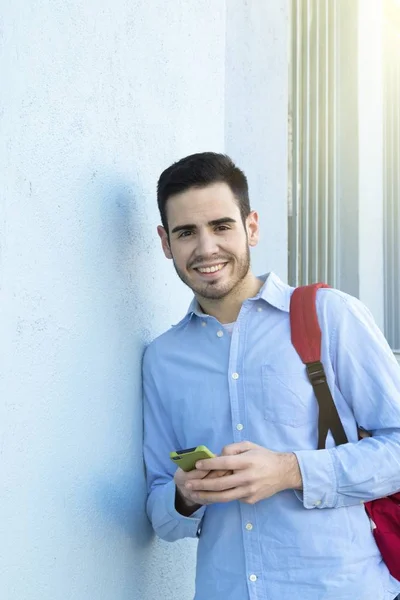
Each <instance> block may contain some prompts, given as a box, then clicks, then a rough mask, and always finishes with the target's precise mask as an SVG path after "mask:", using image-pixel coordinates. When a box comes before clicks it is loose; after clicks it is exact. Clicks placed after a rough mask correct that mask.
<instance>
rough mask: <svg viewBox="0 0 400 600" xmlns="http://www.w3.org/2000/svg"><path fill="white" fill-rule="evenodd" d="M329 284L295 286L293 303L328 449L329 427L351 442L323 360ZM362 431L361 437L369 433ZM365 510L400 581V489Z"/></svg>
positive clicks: (293, 321)
mask: <svg viewBox="0 0 400 600" xmlns="http://www.w3.org/2000/svg"><path fill="white" fill-rule="evenodd" d="M327 287H329V286H328V285H325V284H323V283H316V284H313V285H306V286H302V287H299V288H296V289H295V290H294V292H293V295H292V298H291V302H290V327H291V337H292V344H293V346H294V348H295V349H296V351H297V353H298V355H299V356H300V358H301V360H302V362H303V363H304V364H305V366H306V369H307V373H308V377H309V380H310V383H311V385H312V386H313V388H314V393H315V396H316V399H317V401H318V407H319V417H318V449H319V450H321V449H322V448H325V441H326V436H327V434H328V430H330V431H331V433H332V436H333V438H334V440H335V442H336V445H337V446H339V445H340V444H346V443H347V442H348V439H347V436H346V433H345V431H344V428H343V425H342V422H341V420H340V417H339V413H338V411H337V409H336V406H335V403H334V401H333V398H332V395H331V392H330V390H329V386H328V382H327V379H326V375H325V371H324V367H323V365H322V363H321V329H320V326H319V324H318V317H317V310H316V297H317V291H318V289H319V288H327ZM359 431H360V438H361V437H365V436H366V435H368V434H366V432H364V431H361V430H359ZM365 510H366V511H367V514H368V516H369V517H370V519H371V521H372V522H373V526H374V529H373V534H374V537H375V541H376V544H377V546H378V548H379V550H380V552H381V554H382V558H383V560H384V561H385V563H386V566H387V567H388V569H389V571H390V573H391V575H393V577H394V578H395V579H398V580H399V581H400V492H398V493H397V494H393V495H392V496H388V497H386V498H380V499H378V500H373V501H371V502H366V503H365Z"/></svg>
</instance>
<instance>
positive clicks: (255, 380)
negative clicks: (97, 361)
mask: <svg viewBox="0 0 400 600" xmlns="http://www.w3.org/2000/svg"><path fill="white" fill-rule="evenodd" d="M158 206H159V209H160V213H161V220H162V226H160V227H159V228H158V233H159V236H160V238H161V243H162V248H163V251H164V254H165V256H166V257H167V258H168V259H171V260H173V263H174V266H175V269H176V272H177V274H178V276H179V277H180V278H181V280H182V281H183V282H184V283H185V284H186V285H187V286H189V287H190V288H191V289H192V290H193V292H194V299H193V302H192V303H191V305H190V307H189V310H188V312H187V314H186V315H185V317H184V318H183V319H182V321H181V322H180V323H178V325H176V326H175V327H173V328H171V329H170V330H169V331H167V332H166V333H165V334H163V335H162V336H160V337H159V338H157V339H156V340H155V341H154V342H153V343H152V344H150V346H149V347H148V349H147V351H146V353H145V357H144V362H143V380H144V396H145V398H144V400H145V403H144V419H145V441H144V456H145V462H146V467H147V479H148V491H149V497H148V503H147V510H148V515H149V517H150V519H151V521H152V524H153V527H154V529H155V531H156V533H157V534H158V535H159V536H160V537H161V538H163V539H164V540H167V541H174V540H177V539H180V538H184V537H196V536H198V537H199V544H198V557H197V577H196V595H195V600H217V599H218V600H289V599H290V600H293V598H299V599H300V600H361V599H362V600H393V598H394V597H395V596H396V595H397V594H398V593H399V591H400V583H399V582H398V581H396V580H394V579H393V578H392V577H391V576H390V574H389V572H388V569H387V567H386V565H385V564H384V563H383V561H382V558H381V555H380V553H379V551H378V549H377V547H376V544H375V542H374V537H373V535H372V531H371V522H370V520H369V519H368V517H367V515H366V512H365V509H364V506H363V503H364V501H367V500H371V499H375V498H378V497H382V496H385V495H388V494H392V493H394V492H396V491H398V490H400V369H399V366H398V365H397V362H396V360H395V358H394V356H393V354H392V352H391V350H390V348H389V347H388V345H387V343H386V341H385V340H384V338H383V336H382V334H381V333H380V331H379V330H378V328H377V327H376V325H375V324H374V322H373V320H372V318H371V316H370V314H369V312H368V311H367V310H366V308H365V307H364V306H363V305H362V304H361V303H360V302H359V301H358V300H356V299H355V298H352V297H350V296H348V295H346V294H343V293H341V292H339V291H336V290H329V289H328V290H321V291H319V292H318V296H317V310H318V317H319V321H320V325H321V329H322V361H323V363H324V366H325V370H326V373H327V377H328V382H329V386H330V389H331V391H332V394H333V397H334V400H335V403H336V406H337V408H338V411H339V414H340V417H341V420H342V422H343V425H344V428H345V430H346V433H347V436H348V439H349V442H350V443H348V444H345V445H342V446H339V447H337V448H336V447H334V442H333V439H332V438H331V436H330V435H329V436H328V439H327V448H326V449H324V450H316V449H315V448H316V447H317V423H318V410H317V402H316V399H315V396H314V392H313V388H312V386H311V385H310V383H309V380H308V378H307V375H306V370H305V368H304V365H303V364H302V363H301V361H300V359H299V357H298V355H297V353H296V351H295V349H294V348H293V346H292V344H291V340H290V325H289V303H290V296H291V293H292V291H293V289H292V288H290V287H289V286H287V285H285V284H284V283H282V282H281V281H280V280H279V279H278V277H277V276H276V275H275V274H273V273H270V274H269V275H268V276H263V277H260V278H258V277H256V276H255V275H254V274H253V273H252V271H251V268H250V256H249V248H250V247H254V246H256V244H257V242H258V236H259V223H258V216H257V213H256V212H254V211H252V210H250V205H249V198H248V187H247V181H246V177H245V175H244V174H243V172H242V171H241V170H240V169H238V168H237V167H236V166H235V165H234V164H233V163H232V161H231V160H230V159H229V158H228V157H226V156H224V155H219V154H213V153H203V154H195V155H193V156H189V157H186V158H184V159H182V160H181V161H179V162H178V163H176V164H173V165H172V166H171V167H169V168H168V169H166V170H165V171H164V172H163V173H162V175H161V177H160V179H159V182H158ZM357 425H359V426H361V427H363V428H364V429H366V430H367V431H370V432H371V433H372V437H368V438H366V439H363V440H361V441H358V438H357ZM202 444H204V445H206V446H207V447H208V448H209V449H210V450H212V451H213V452H215V453H216V454H218V455H219V456H218V457H216V458H211V459H207V460H202V461H200V462H199V463H197V466H196V469H195V470H194V471H191V472H190V473H185V472H183V471H182V470H180V469H179V468H178V469H177V470H176V469H175V466H174V464H173V463H172V462H171V461H170V459H169V453H170V451H172V450H176V449H183V448H189V447H195V446H197V445H202Z"/></svg>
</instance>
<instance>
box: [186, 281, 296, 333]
mask: <svg viewBox="0 0 400 600" xmlns="http://www.w3.org/2000/svg"><path fill="white" fill-rule="evenodd" d="M259 279H261V281H263V282H264V284H263V286H262V288H261V289H260V291H259V292H258V294H257V296H255V297H254V298H250V300H253V301H255V300H264V301H265V302H267V303H268V304H270V305H271V306H273V307H275V308H278V309H279V310H283V311H285V312H289V309H290V297H291V295H292V292H293V288H292V287H290V286H289V285H287V284H286V283H283V281H282V280H281V279H279V277H278V276H277V275H276V274H275V273H274V272H272V271H271V272H270V273H266V274H265V275H261V276H260V277H259ZM193 315H197V316H198V317H202V318H203V319H204V318H207V317H208V315H206V314H204V313H203V312H202V310H201V308H200V306H199V303H198V302H197V299H196V297H194V298H193V300H192V301H191V303H190V305H189V308H188V311H187V313H186V315H185V316H184V318H183V319H182V321H180V323H179V325H182V324H184V323H186V322H187V321H189V320H190V319H191V317H192V316H193Z"/></svg>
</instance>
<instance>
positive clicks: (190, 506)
mask: <svg viewBox="0 0 400 600" xmlns="http://www.w3.org/2000/svg"><path fill="white" fill-rule="evenodd" d="M229 473H230V472H229V471H227V470H222V471H219V470H213V471H207V470H203V471H198V470H197V469H193V471H189V472H186V471H183V470H182V469H179V468H178V469H177V471H176V473H175V476H174V481H175V485H176V496H175V508H176V510H177V511H178V512H179V513H180V514H181V515H184V516H185V517H190V515H192V514H193V513H194V512H196V510H198V509H199V508H200V507H201V506H202V505H203V504H209V502H206V501H204V502H203V501H201V500H198V499H195V498H194V497H193V493H192V492H191V491H190V490H189V489H188V488H187V487H186V484H187V483H188V482H190V481H193V480H196V481H198V480H201V479H206V478H207V479H215V478H217V477H222V476H223V475H227V474H229Z"/></svg>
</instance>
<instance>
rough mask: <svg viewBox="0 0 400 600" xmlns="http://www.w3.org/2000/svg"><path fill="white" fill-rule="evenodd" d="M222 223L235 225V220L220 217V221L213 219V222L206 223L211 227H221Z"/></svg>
mask: <svg viewBox="0 0 400 600" xmlns="http://www.w3.org/2000/svg"><path fill="white" fill-rule="evenodd" d="M224 223H236V220H235V219H232V218H231V217H222V218H221V219H214V221H209V222H208V224H209V225H211V226H212V227H215V226H216V225H223V224H224Z"/></svg>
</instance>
